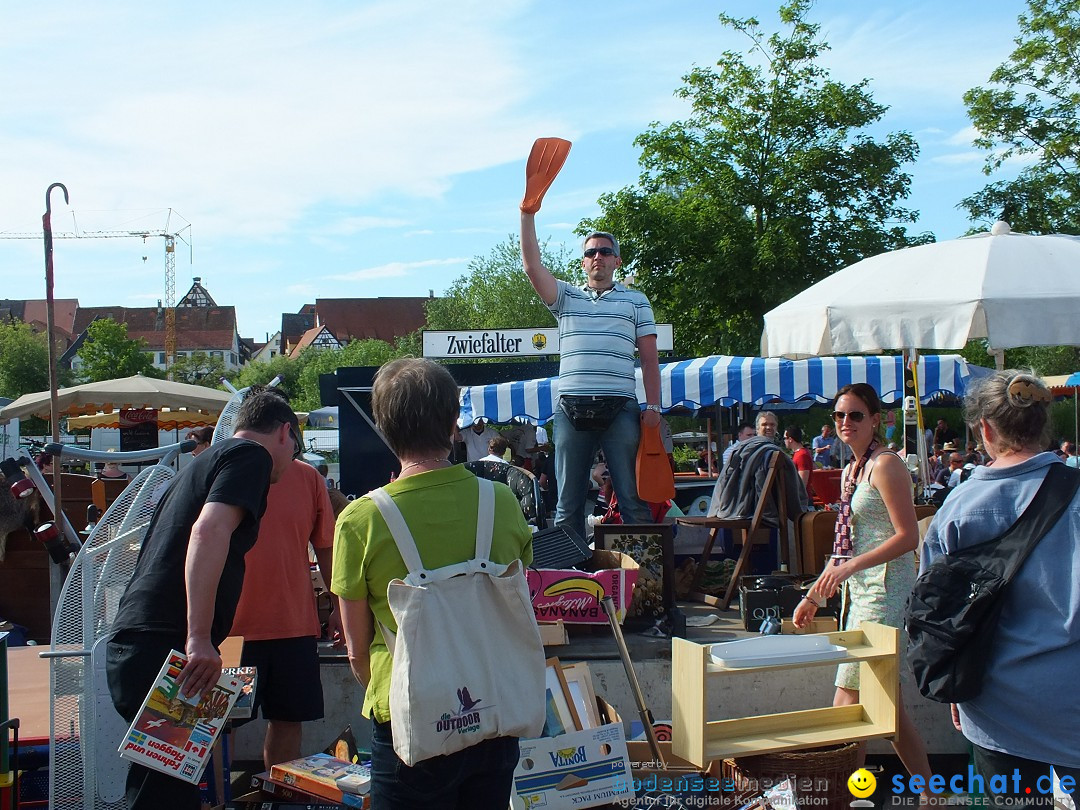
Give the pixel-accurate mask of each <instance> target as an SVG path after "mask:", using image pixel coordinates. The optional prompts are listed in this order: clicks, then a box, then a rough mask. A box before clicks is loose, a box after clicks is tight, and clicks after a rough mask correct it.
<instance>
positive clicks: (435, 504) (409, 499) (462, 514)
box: [330, 464, 532, 723]
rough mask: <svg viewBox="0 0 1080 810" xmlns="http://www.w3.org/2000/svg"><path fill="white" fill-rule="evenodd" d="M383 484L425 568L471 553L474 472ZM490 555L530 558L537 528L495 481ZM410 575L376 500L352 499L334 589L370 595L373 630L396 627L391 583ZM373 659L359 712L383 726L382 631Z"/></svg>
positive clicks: (348, 595)
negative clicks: (389, 595) (388, 596)
mask: <svg viewBox="0 0 1080 810" xmlns="http://www.w3.org/2000/svg"><path fill="white" fill-rule="evenodd" d="M384 489H385V490H386V492H387V493H388V494H389V495H390V496H391V497H392V498H393V499H394V503H395V504H396V505H397V507H398V508H399V509H400V510H401V513H402V515H403V516H404V518H405V523H406V524H407V525H408V527H409V531H410V532H411V533H412V535H413V539H414V541H415V542H416V547H417V550H418V551H419V552H420V559H421V560H422V562H423V564H424V565H425V566H427V567H428V568H442V567H444V566H447V565H453V564H454V563H458V562H463V561H464V560H468V559H471V558H472V557H473V554H474V552H475V550H476V508H477V502H478V500H479V495H478V492H479V487H478V486H477V483H476V477H475V476H474V475H473V474H472V473H471V472H469V471H468V470H466V469H465V468H464V467H463V466H461V465H460V464H458V465H454V466H452V467H448V468H446V469H442V470H433V471H431V472H426V473H421V474H420V475H412V476H409V477H407V478H402V479H400V480H398V481H395V482H393V483H392V484H387V485H386V487H384ZM491 559H492V561H494V562H497V563H500V564H503V565H506V564H509V563H511V562H513V561H514V560H516V559H520V560H521V561H522V562H523V563H524V564H525V565H529V564H530V563H532V533H531V531H530V529H529V527H528V525H527V524H526V523H525V517H524V515H523V514H522V512H521V507H520V505H519V504H518V501H517V498H515V497H514V494H513V493H512V492H511V491H510V490H509V488H507V487H506V486H505V485H504V484H495V533H494V537H493V538H492V544H491ZM406 574H408V569H407V568H406V566H405V563H404V561H403V560H402V559H401V554H400V553H399V552H398V550H397V545H396V544H395V543H394V538H393V536H392V535H391V534H390V530H389V529H387V527H386V522H385V521H384V520H383V518H382V514H381V513H380V512H379V509H378V507H377V506H375V502H374V501H372V500H371V499H370V498H366V497H365V498H360V499H358V500H356V501H354V502H353V503H352V504H351V505H350V506H349V508H348V509H346V510H345V511H344V512H342V513H341V515H340V516H339V518H338V523H337V531H336V533H335V536H334V571H333V579H332V582H331V585H330V590H331V591H333V592H334V593H336V594H337V595H338V596H341V597H343V598H345V599H354V600H355V599H366V600H367V602H368V607H369V608H370V609H371V612H372V613H373V614H374V616H375V619H376V628H378V625H379V624H380V623H381V624H383V625H385V626H386V627H387V628H389V629H390V630H391V631H396V630H397V623H396V622H395V621H394V616H393V614H392V613H391V612H390V606H389V604H388V603H387V600H386V586H387V585H389V584H390V580H392V579H396V578H401V577H404V576H405V575H406ZM370 656H371V657H370V665H371V682H370V683H368V684H367V689H366V690H365V692H364V706H363V710H362V711H363V714H364V716H365V717H374V718H375V719H376V720H378V721H380V722H384V723H385V722H388V721H389V720H390V670H391V667H392V664H393V661H392V658H391V656H390V652H389V650H387V648H386V642H385V641H384V640H383V636H382V632H381V630H379V629H376V631H375V636H374V639H373V640H372V642H371V648H370Z"/></svg>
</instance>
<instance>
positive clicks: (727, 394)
mask: <svg viewBox="0 0 1080 810" xmlns="http://www.w3.org/2000/svg"><path fill="white" fill-rule="evenodd" d="M970 375H971V372H970V371H969V369H968V364H967V362H966V361H965V360H964V359H963V358H962V357H960V356H959V355H927V356H924V357H921V358H919V379H920V381H921V382H922V391H921V393H922V396H923V398H924V400H928V399H930V398H931V397H933V396H934V395H936V394H938V393H940V392H947V393H950V394H956V395H962V394H963V392H964V386H965V383H966V381H967V379H968V377H969V376H970ZM637 378H638V380H637V387H638V400H639V401H641V402H644V401H645V400H644V389H643V387H642V383H641V372H640V370H639V371H638V372H637ZM856 382H866V383H869V384H870V385H872V386H874V388H875V390H877V392H878V395H879V396H881V398H882V400H883V401H885V402H894V401H896V400H897V399H899V398H900V397H901V395H902V392H903V389H904V365H903V359H902V358H901V357H900V356H887V357H880V356H870V357H864V356H855V357H812V358H809V359H805V360H787V359H783V358H775V357H770V358H765V357H733V356H728V355H711V356H709V357H699V358H695V359H693V360H683V361H680V362H677V363H664V364H662V365H661V366H660V384H661V395H660V404H661V407H662V408H663V409H664V411H670V410H671V409H672V408H676V407H682V408H687V409H690V410H697V409H698V408H704V407H707V406H709V405H733V404H736V403H745V404H749V405H764V404H768V403H770V402H799V401H806V400H812V401H816V402H822V403H824V402H828V401H829V400H831V399H832V398H833V397H834V396H836V392H837V391H838V390H839V389H840V388H842V387H843V386H845V385H848V384H850V383H856ZM558 398H559V378H558V377H546V378H543V379H536V380H515V381H512V382H503V383H496V384H491V385H473V386H468V387H465V388H462V392H461V419H460V421H459V423H460V424H461V425H469V424H472V423H473V422H475V421H476V420H477V419H481V418H483V419H487V420H489V421H491V422H497V423H502V422H509V421H510V420H511V419H515V418H517V419H524V420H527V421H529V422H533V423H538V424H539V423H544V422H546V421H548V420H549V419H551V417H552V415H553V414H554V412H555V403H556V402H558Z"/></svg>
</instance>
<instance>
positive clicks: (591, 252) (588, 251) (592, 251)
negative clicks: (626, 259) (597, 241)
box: [585, 247, 615, 259]
mask: <svg viewBox="0 0 1080 810" xmlns="http://www.w3.org/2000/svg"><path fill="white" fill-rule="evenodd" d="M597 253H599V254H600V255H601V256H614V255H615V248H609V247H599V248H585V258H586V259H591V258H592V257H593V256H595V255H596V254H597Z"/></svg>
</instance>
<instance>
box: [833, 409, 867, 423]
mask: <svg viewBox="0 0 1080 810" xmlns="http://www.w3.org/2000/svg"><path fill="white" fill-rule="evenodd" d="M845 416H846V417H847V418H848V419H850V420H851V421H852V422H854V423H855V424H856V425H857V424H859V422H861V421H862V420H863V419H865V418H866V414H865V413H863V412H862V411H848V412H847V413H844V412H843V411H833V412H832V418H833V421H834V422H843V421H844V417H845Z"/></svg>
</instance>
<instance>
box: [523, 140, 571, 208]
mask: <svg viewBox="0 0 1080 810" xmlns="http://www.w3.org/2000/svg"><path fill="white" fill-rule="evenodd" d="M569 154H570V141H564V140H563V139H562V138H537V139H536V142H535V143H534V144H533V147H532V152H530V153H529V162H528V163H526V164H525V199H523V200H522V201H521V210H522V211H524V212H525V213H527V214H535V213H536V212H537V211H539V210H540V203H541V202H542V201H543V199H544V194H545V193H546V192H547V190H548V189H549V188H551V184H552V183H553V182H555V178H556V177H557V176H558V174H559V169H561V168H562V166H563V163H565V162H566V156H567V155H569Z"/></svg>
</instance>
